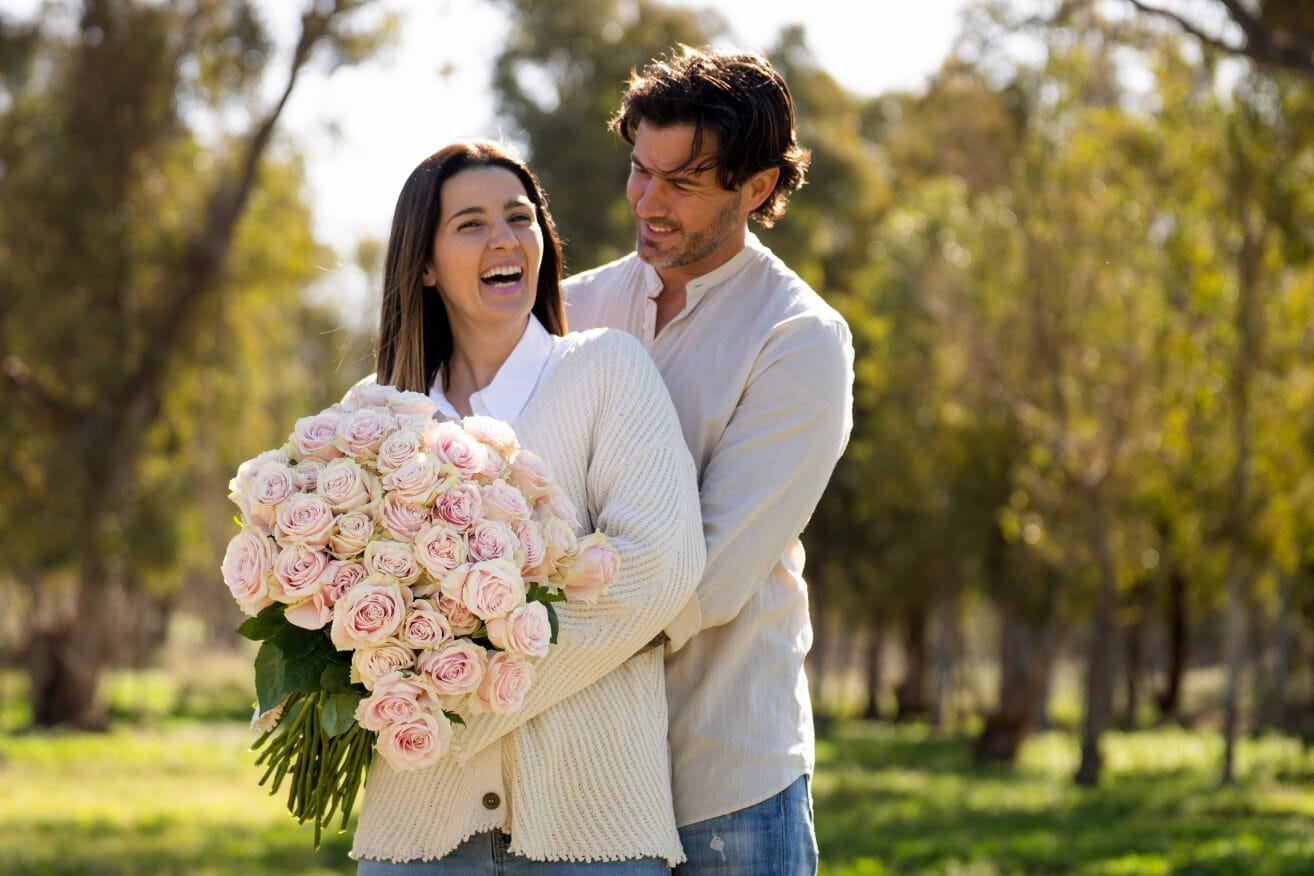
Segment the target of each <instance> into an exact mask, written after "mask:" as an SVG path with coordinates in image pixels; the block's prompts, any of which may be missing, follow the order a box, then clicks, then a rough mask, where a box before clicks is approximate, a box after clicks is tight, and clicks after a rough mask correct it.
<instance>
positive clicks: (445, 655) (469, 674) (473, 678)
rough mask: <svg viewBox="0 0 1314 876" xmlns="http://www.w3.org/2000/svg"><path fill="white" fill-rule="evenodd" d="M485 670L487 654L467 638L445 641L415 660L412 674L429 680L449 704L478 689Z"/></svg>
mask: <svg viewBox="0 0 1314 876" xmlns="http://www.w3.org/2000/svg"><path fill="white" fill-rule="evenodd" d="M487 667H488V653H487V652H486V651H485V650H484V649H483V648H481V647H479V646H478V645H476V644H475V643H474V642H472V641H470V640H469V639H454V640H452V641H450V642H444V643H443V644H442V645H441V646H440V647H438V648H435V649H434V650H432V651H425V652H424V653H422V654H421V655H420V656H419V657H418V658H416V661H415V671H416V672H418V673H420V674H421V675H423V676H424V677H425V678H427V679H429V681H430V682H431V683H432V684H433V687H434V690H436V691H438V694H439V695H440V696H441V697H443V698H444V701H445V702H446V703H447V704H448V705H452V704H454V701H455V700H456V699H458V698H460V697H462V696H464V695H465V694H469V693H474V692H475V691H476V690H478V689H479V685H480V683H481V682H482V681H483V680H484V671H485V669H487Z"/></svg>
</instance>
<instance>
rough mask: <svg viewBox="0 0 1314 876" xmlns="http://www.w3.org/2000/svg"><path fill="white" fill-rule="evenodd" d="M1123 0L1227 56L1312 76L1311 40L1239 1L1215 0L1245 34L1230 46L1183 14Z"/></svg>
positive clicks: (1313, 55) (1313, 46)
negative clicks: (1241, 40) (1274, 23)
mask: <svg viewBox="0 0 1314 876" xmlns="http://www.w3.org/2000/svg"><path fill="white" fill-rule="evenodd" d="M1126 2H1127V3H1129V4H1130V5H1131V6H1132V7H1133V8H1134V9H1137V10H1139V11H1140V12H1143V13H1145V14H1147V15H1152V16H1155V17H1158V18H1163V19H1166V20H1168V21H1171V22H1172V23H1173V24H1175V25H1176V26H1177V27H1179V28H1180V29H1181V30H1182V31H1183V32H1184V33H1186V34H1188V35H1190V36H1192V37H1194V38H1195V39H1197V40H1199V41H1200V42H1202V43H1204V44H1205V45H1207V46H1210V47H1212V48H1215V49H1218V50H1220V51H1223V52H1226V53H1228V54H1230V55H1240V56H1242V57H1247V58H1250V59H1251V60H1253V61H1257V62H1259V63H1261V64H1268V65H1271V66H1275V67H1281V68H1285V69H1287V70H1291V71H1294V72H1296V73H1301V74H1303V75H1305V76H1309V77H1314V43H1311V42H1309V41H1308V40H1301V39H1299V38H1296V37H1293V36H1289V35H1287V34H1284V33H1282V32H1280V31H1278V30H1277V29H1275V28H1274V27H1272V26H1271V25H1270V24H1268V23H1267V22H1266V21H1264V19H1263V18H1261V17H1259V16H1257V15H1255V14H1253V13H1251V12H1250V11H1249V10H1248V9H1246V7H1245V5H1244V4H1242V3H1241V2H1239V0H1218V2H1219V3H1220V4H1221V5H1222V7H1223V8H1224V9H1225V10H1226V11H1227V14H1228V17H1229V18H1231V20H1232V21H1233V22H1234V23H1235V24H1236V25H1237V27H1239V28H1241V33H1242V34H1243V35H1244V36H1245V43H1244V44H1243V45H1240V46H1234V45H1231V44H1229V43H1226V42H1224V41H1223V40H1221V39H1219V38H1218V37H1215V36H1212V35H1210V34H1207V33H1205V32H1204V31H1203V30H1201V29H1200V28H1199V27H1198V26H1196V25H1195V24H1193V23H1192V22H1190V21H1188V20H1187V19H1186V18H1185V17H1183V16H1181V15H1179V14H1177V13H1175V12H1172V11H1170V10H1168V9H1162V8H1160V7H1158V6H1151V5H1150V4H1148V3H1145V2H1144V0H1126Z"/></svg>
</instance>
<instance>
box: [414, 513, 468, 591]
mask: <svg viewBox="0 0 1314 876" xmlns="http://www.w3.org/2000/svg"><path fill="white" fill-rule="evenodd" d="M414 547H415V559H416V561H417V562H419V564H420V568H422V569H424V571H425V574H427V575H428V576H429V578H430V579H432V580H433V582H434V583H439V582H441V581H442V580H443V579H444V578H446V577H447V576H448V575H450V574H451V573H452V572H453V571H455V570H456V567H457V566H459V565H461V564H462V563H464V562H465V556H466V549H465V538H464V537H462V535H461V533H459V532H457V531H456V530H455V529H453V528H452V527H450V526H448V525H447V524H445V523H434V524H432V525H431V526H429V527H428V528H426V529H422V530H420V533H419V534H418V535H416V536H415V543H414Z"/></svg>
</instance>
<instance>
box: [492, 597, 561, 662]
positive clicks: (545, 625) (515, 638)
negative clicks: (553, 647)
mask: <svg viewBox="0 0 1314 876" xmlns="http://www.w3.org/2000/svg"><path fill="white" fill-rule="evenodd" d="M488 641H490V642H492V643H493V645H494V646H496V647H498V648H501V649H502V650H503V651H506V652H507V653H508V654H519V655H522V656H525V657H542V656H544V655H545V654H547V652H548V645H550V644H552V623H551V622H550V621H549V620H548V613H547V606H546V605H544V604H543V603H541V602H530V603H527V604H526V605H522V606H520V607H519V608H513V609H511V610H510V611H509V612H507V613H506V615H504V616H503V617H495V618H491V619H489V621H488Z"/></svg>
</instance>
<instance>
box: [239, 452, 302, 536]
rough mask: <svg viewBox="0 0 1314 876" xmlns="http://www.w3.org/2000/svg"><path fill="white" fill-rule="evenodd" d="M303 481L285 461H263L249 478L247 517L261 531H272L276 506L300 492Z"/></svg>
mask: <svg viewBox="0 0 1314 876" xmlns="http://www.w3.org/2000/svg"><path fill="white" fill-rule="evenodd" d="M303 482H304V481H303V479H302V477H301V475H299V474H297V472H296V469H294V468H290V467H288V465H287V464H286V463H282V462H267V463H265V464H264V465H262V466H261V467H260V470H259V471H257V472H256V473H255V476H254V477H253V478H252V479H251V489H250V492H249V494H248V495H249V496H250V499H249V506H248V507H249V511H248V512H247V518H248V519H249V520H250V521H251V523H252V524H253V525H255V526H256V527H258V528H259V529H260V530H261V531H262V532H267V533H268V532H273V530H274V519H275V515H276V514H277V511H278V506H279V505H280V504H282V503H283V502H286V501H287V500H288V499H290V498H292V497H293V496H295V495H297V494H298V493H300V492H301V486H302V484H303Z"/></svg>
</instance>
